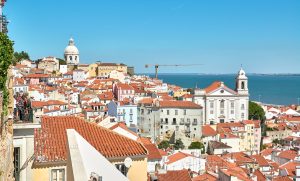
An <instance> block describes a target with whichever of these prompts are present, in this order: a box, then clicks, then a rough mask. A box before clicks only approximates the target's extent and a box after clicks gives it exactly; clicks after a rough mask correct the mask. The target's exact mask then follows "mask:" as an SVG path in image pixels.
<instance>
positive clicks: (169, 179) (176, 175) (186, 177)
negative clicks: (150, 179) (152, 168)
mask: <svg viewBox="0 0 300 181" xmlns="http://www.w3.org/2000/svg"><path fill="white" fill-rule="evenodd" d="M157 180H158V181H192V179H191V176H190V173H189V171H188V170H176V171H175V170H174V171H167V173H160V174H157Z"/></svg>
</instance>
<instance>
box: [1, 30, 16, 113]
mask: <svg viewBox="0 0 300 181" xmlns="http://www.w3.org/2000/svg"><path fill="white" fill-rule="evenodd" d="M13 53H14V49H13V42H12V41H11V40H10V39H9V38H8V36H7V35H5V34H3V33H0V90H2V92H3V102H2V103H1V104H2V106H3V112H4V114H5V115H6V114H7V103H8V90H7V86H6V82H7V73H8V72H7V70H8V69H9V66H10V65H11V64H12V62H13V60H12V59H13Z"/></svg>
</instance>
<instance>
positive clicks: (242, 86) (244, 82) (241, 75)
mask: <svg viewBox="0 0 300 181" xmlns="http://www.w3.org/2000/svg"><path fill="white" fill-rule="evenodd" d="M235 90H236V91H237V93H238V94H240V95H248V94H249V91H248V77H247V76H246V73H245V71H244V70H243V68H241V69H240V71H239V72H238V74H237V76H236V88H235Z"/></svg>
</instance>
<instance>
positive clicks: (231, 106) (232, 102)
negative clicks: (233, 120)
mask: <svg viewBox="0 0 300 181" xmlns="http://www.w3.org/2000/svg"><path fill="white" fill-rule="evenodd" d="M230 108H231V109H234V101H231V102H230Z"/></svg>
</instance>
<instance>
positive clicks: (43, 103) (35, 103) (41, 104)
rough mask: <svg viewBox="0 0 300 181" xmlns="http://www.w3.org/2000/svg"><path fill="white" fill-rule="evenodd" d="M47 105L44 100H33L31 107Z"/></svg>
mask: <svg viewBox="0 0 300 181" xmlns="http://www.w3.org/2000/svg"><path fill="white" fill-rule="evenodd" d="M45 105H47V104H46V103H45V102H43V101H31V107H32V108H42V107H44V106H45Z"/></svg>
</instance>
